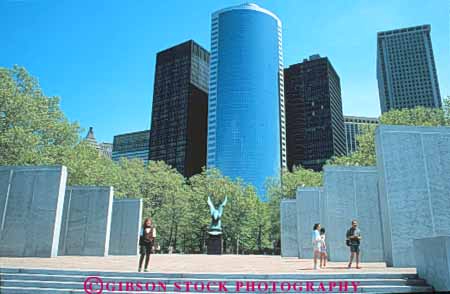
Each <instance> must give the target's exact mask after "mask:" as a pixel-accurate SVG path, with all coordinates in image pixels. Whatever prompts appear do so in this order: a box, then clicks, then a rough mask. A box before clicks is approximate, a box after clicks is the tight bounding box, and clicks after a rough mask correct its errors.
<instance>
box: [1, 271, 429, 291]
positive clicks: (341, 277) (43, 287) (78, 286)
mask: <svg viewBox="0 0 450 294" xmlns="http://www.w3.org/2000/svg"><path fill="white" fill-rule="evenodd" d="M89 276H96V277H100V278H101V279H102V281H103V283H104V284H106V283H107V282H116V289H118V286H117V283H118V282H123V283H124V284H125V283H126V282H134V283H135V282H137V281H139V282H141V283H142V284H145V283H147V282H149V283H155V285H158V282H160V283H163V284H164V285H166V288H165V289H164V288H163V287H161V288H159V287H156V289H152V291H151V292H152V293H158V292H159V293H162V292H164V293H183V290H180V289H179V288H175V287H174V283H175V282H178V283H180V285H183V286H184V287H183V288H184V289H185V283H186V282H192V283H197V284H198V286H199V288H193V287H192V286H191V289H190V291H189V293H193V294H195V293H209V292H208V290H207V289H206V288H204V290H203V292H202V288H201V285H202V284H207V283H208V282H219V281H222V282H224V283H226V285H227V288H228V291H227V292H223V293H230V294H233V293H281V292H284V293H299V292H301V291H302V290H298V289H293V288H291V289H290V290H289V291H282V289H281V288H280V285H281V284H282V283H283V282H288V281H289V282H291V284H292V283H294V282H297V283H298V282H302V286H303V293H306V292H305V291H306V289H305V288H306V282H315V287H318V286H319V283H320V282H323V283H324V284H325V287H327V286H328V282H342V283H345V282H347V283H348V293H354V292H353V287H352V283H351V282H359V287H358V293H430V292H432V288H431V287H429V286H427V285H426V282H425V281H424V280H422V279H419V278H418V277H417V275H415V274H403V273H347V272H344V273H326V274H322V273H320V274H267V275H257V274H195V273H189V274H186V273H136V272H100V271H80V270H49V269H13V268H1V269H0V293H2V294H9V293H21V294H28V293H38V294H39V293H46V294H48V293H50V294H53V293H54V294H65V293H87V292H85V290H84V281H85V279H86V278H87V277H89ZM251 281H253V282H255V284H256V289H255V291H249V292H245V287H243V288H241V290H240V291H237V290H236V283H237V282H243V283H246V282H251ZM258 282H267V283H269V285H270V287H269V289H268V290H267V291H258V288H257V284H258ZM272 282H273V283H274V285H275V288H276V290H274V289H272ZM124 287H125V285H124ZM144 287H145V286H144ZM96 289H99V287H97V288H96V286H94V290H96ZM211 289H212V292H215V293H219V292H218V291H217V290H219V287H218V286H211ZM110 290H112V289H110ZM130 290H131V291H118V290H116V291H106V290H105V291H102V292H101V293H104V294H113V293H124V294H125V293H127V294H130V293H141V294H142V293H148V291H135V292H133V290H134V289H130ZM144 290H145V288H144ZM327 290H328V289H327ZM272 291H275V292H272ZM276 291H278V292H276ZM315 292H318V289H316V291H315ZM319 292H320V291H319ZM332 292H334V293H343V291H342V290H340V289H339V287H335V288H333V291H332ZM93 293H99V292H93ZM344 293H345V292H344Z"/></svg>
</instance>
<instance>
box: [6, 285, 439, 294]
mask: <svg viewBox="0 0 450 294" xmlns="http://www.w3.org/2000/svg"><path fill="white" fill-rule="evenodd" d="M359 290H360V291H358V292H356V293H370V294H386V293H391V294H394V293H433V290H432V288H431V287H416V286H392V287H384V286H364V287H361V288H360V289H359ZM0 293H2V294H74V293H86V292H85V291H84V289H83V290H80V289H55V288H32V287H30V288H25V289H24V288H22V287H3V286H0ZM93 293H100V292H93ZM101 293H102V294H114V293H117V294H143V293H148V292H142V291H140V292H132V291H131V292H130V291H102V292H101ZM151 293H155V292H151ZM164 293H165V294H179V293H182V292H169V291H168V292H164ZM189 293H191V294H205V293H208V292H207V291H205V292H189ZM216 293H218V292H216ZM223 293H231V294H237V293H281V292H244V291H240V292H223ZM283 293H285V292H283ZM295 293H300V292H295ZM305 293H306V292H305ZM319 293H321V292H319ZM328 293H330V292H328ZM335 293H355V292H350V291H349V292H335Z"/></svg>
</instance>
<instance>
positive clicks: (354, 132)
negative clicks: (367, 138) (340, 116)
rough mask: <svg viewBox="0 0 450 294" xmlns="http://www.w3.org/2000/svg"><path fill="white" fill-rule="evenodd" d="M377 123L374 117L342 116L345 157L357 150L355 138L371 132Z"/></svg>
mask: <svg viewBox="0 0 450 294" xmlns="http://www.w3.org/2000/svg"><path fill="white" fill-rule="evenodd" d="M378 123H379V121H378V119H377V118H375V117H362V116H347V115H346V116H344V125H345V145H346V147H347V155H350V154H352V153H353V152H355V151H356V150H357V149H358V142H357V141H356V137H357V136H358V135H362V134H364V133H366V132H368V131H372V130H373V129H374V128H375V127H376V126H377V125H378Z"/></svg>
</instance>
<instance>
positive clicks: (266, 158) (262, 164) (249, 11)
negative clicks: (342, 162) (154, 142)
mask: <svg viewBox="0 0 450 294" xmlns="http://www.w3.org/2000/svg"><path fill="white" fill-rule="evenodd" d="M281 37H282V36H281V21H280V20H279V19H278V17H277V16H275V15H274V14H273V13H272V12H270V11H268V10H265V9H263V8H261V7H259V6H257V5H255V4H250V3H248V4H243V5H238V6H233V7H230V8H226V9H222V10H219V11H217V12H215V13H214V14H213V15H212V29H211V71H210V73H211V79H210V88H209V90H210V91H209V104H208V106H209V109H208V147H207V156H208V157H207V167H208V168H212V167H214V168H218V169H219V170H220V171H221V172H222V174H223V175H225V176H228V177H230V178H241V179H242V180H244V182H247V183H250V184H252V185H254V186H255V187H256V189H257V192H258V194H259V195H260V197H261V199H264V196H263V195H264V193H265V189H264V183H265V181H266V179H267V177H279V175H280V170H281V168H283V167H285V166H286V145H285V144H286V143H285V140H286V137H285V117H284V88H283V87H284V86H283V83H284V81H283V55H282V38H281Z"/></svg>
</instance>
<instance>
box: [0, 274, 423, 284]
mask: <svg viewBox="0 0 450 294" xmlns="http://www.w3.org/2000/svg"><path fill="white" fill-rule="evenodd" d="M101 279H102V281H103V282H104V283H107V282H116V281H128V282H133V283H136V282H138V281H139V282H142V283H154V284H158V282H161V283H164V284H166V285H169V286H170V285H174V283H183V282H186V281H192V282H193V283H201V282H203V283H204V284H206V283H212V282H217V283H218V282H220V281H225V282H227V284H229V285H235V284H236V282H237V281H242V282H244V283H245V282H246V281H254V282H255V283H258V282H263V281H267V280H260V279H251V280H244V279H240V280H230V279H220V280H217V279H160V278H146V277H142V278H139V277H133V278H129V277H128V278H125V277H102V278H101ZM85 280H86V276H78V275H77V276H60V275H38V274H32V275H18V274H2V280H1V281H0V283H1V285H3V286H15V285H11V283H19V282H23V284H24V285H25V284H26V285H30V286H31V287H33V283H35V284H39V283H46V284H52V283H59V284H64V283H73V284H82V283H84V281H85ZM270 281H271V282H274V283H275V284H276V285H281V284H282V283H283V282H288V281H295V282H301V283H303V284H305V283H306V282H310V281H321V282H324V283H327V284H328V283H329V282H334V281H337V280H336V279H317V278H315V279H294V280H284V279H277V280H270ZM339 281H341V282H348V283H349V285H350V284H351V282H358V283H360V285H397V286H405V285H406V286H424V285H426V283H425V280H423V279H388V278H385V279H359V278H355V279H339Z"/></svg>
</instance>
